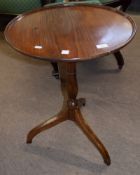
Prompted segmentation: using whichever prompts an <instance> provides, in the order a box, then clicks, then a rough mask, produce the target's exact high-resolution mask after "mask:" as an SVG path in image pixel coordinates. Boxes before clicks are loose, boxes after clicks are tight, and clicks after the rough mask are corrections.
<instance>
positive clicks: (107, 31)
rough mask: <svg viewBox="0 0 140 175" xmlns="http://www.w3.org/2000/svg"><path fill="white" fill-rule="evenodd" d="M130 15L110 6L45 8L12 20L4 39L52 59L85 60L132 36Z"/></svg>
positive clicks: (112, 49) (25, 51)
mask: <svg viewBox="0 0 140 175" xmlns="http://www.w3.org/2000/svg"><path fill="white" fill-rule="evenodd" d="M135 32H136V26H135V23H134V22H133V20H132V19H131V17H130V16H128V15H126V14H124V13H122V12H120V11H118V10H116V9H113V8H110V7H103V6H97V5H83V4H82V5H67V6H65V5H61V6H52V7H44V8H41V9H38V10H35V11H32V12H28V13H25V14H23V15H20V16H18V17H16V18H15V19H13V20H12V21H11V22H10V23H9V24H8V25H7V27H6V29H5V32H4V34H5V38H6V40H7V41H8V43H9V44H10V45H11V46H12V47H13V48H15V49H16V50H17V51H19V52H21V53H23V54H26V55H29V56H32V57H35V58H41V59H45V60H50V61H69V62H74V61H84V60H89V59H94V58H97V57H100V56H104V55H107V54H109V53H112V52H115V51H117V50H118V49H120V48H122V47H124V46H125V45H126V44H128V43H129V42H130V41H131V39H132V38H133V36H134V34H135Z"/></svg>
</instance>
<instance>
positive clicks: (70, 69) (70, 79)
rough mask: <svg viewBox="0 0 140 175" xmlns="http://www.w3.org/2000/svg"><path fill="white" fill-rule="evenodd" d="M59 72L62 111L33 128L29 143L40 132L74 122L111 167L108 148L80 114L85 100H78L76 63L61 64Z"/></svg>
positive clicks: (29, 135)
mask: <svg viewBox="0 0 140 175" xmlns="http://www.w3.org/2000/svg"><path fill="white" fill-rule="evenodd" d="M59 71H60V80H61V89H62V94H63V96H64V102H63V106H62V109H61V111H60V112H59V113H58V114H57V115H55V116H54V117H53V118H50V119H49V120H47V121H45V122H43V123H41V124H40V125H38V126H36V127H35V128H33V129H32V130H31V131H30V132H29V133H28V136H27V143H32V139H33V138H34V137H35V136H36V135H37V134H39V133H40V132H42V131H44V130H46V129H49V128H51V127H53V126H55V125H56V124H59V123H61V122H63V121H65V120H72V121H74V122H75V123H76V124H77V125H78V126H79V128H80V129H81V130H82V131H83V132H84V133H85V135H86V136H87V137H88V139H89V140H90V141H91V142H92V143H93V144H94V145H95V146H96V148H97V149H98V150H99V152H100V153H101V155H102V157H103V160H104V162H105V163H106V164H107V165H110V163H111V160H110V157H109V154H108V152H107V150H106V148H105V147H104V145H103V144H102V142H101V141H100V140H99V138H98V137H97V136H96V135H95V133H94V132H93V131H92V129H91V128H90V127H89V125H88V124H87V123H86V121H85V120H84V118H83V116H82V114H81V112H80V107H81V106H82V105H85V100H84V99H77V93H78V85H77V80H76V63H59Z"/></svg>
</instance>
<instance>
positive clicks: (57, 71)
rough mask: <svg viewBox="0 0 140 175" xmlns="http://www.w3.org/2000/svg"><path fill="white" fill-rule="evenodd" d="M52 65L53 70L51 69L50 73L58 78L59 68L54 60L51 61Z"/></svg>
mask: <svg viewBox="0 0 140 175" xmlns="http://www.w3.org/2000/svg"><path fill="white" fill-rule="evenodd" d="M51 64H52V67H53V71H52V75H53V76H54V77H55V78H56V79H59V70H58V65H57V63H55V62H51Z"/></svg>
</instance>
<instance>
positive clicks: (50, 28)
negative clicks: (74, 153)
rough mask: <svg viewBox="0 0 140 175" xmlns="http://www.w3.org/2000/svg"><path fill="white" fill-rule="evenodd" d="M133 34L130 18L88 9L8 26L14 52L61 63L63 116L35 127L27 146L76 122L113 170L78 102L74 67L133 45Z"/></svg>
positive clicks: (47, 11)
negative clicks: (52, 130)
mask: <svg viewBox="0 0 140 175" xmlns="http://www.w3.org/2000/svg"><path fill="white" fill-rule="evenodd" d="M114 19H115V20H114ZM135 31H136V28H135V24H134V22H133V20H132V19H131V18H130V17H129V16H126V15H125V14H123V13H120V12H118V11H115V10H113V9H110V8H105V7H101V6H87V5H76V6H66V7H65V6H58V7H50V8H48V7H47V8H42V9H40V10H37V11H34V12H32V13H27V14H24V15H21V16H18V17H17V18H15V19H14V20H13V21H12V22H11V23H9V25H8V26H7V28H6V30H5V37H6V40H7V41H8V43H9V44H10V45H11V46H12V47H14V48H15V49H16V50H18V51H19V52H21V53H23V54H27V55H29V56H33V57H36V58H41V59H45V60H49V61H57V62H58V64H59V72H60V80H61V89H62V94H63V96H64V101H63V105H62V109H61V110H60V112H59V113H58V114H56V115H55V116H54V117H52V118H50V119H48V120H47V121H45V122H43V123H41V124H39V125H38V126H36V127H35V128H33V129H32V130H31V131H30V132H29V133H28V135H27V143H32V140H33V138H34V137H35V136H36V135H38V134H39V133H41V132H42V131H44V130H46V129H49V128H51V127H53V126H55V125H57V124H59V123H61V122H64V121H66V120H72V121H73V122H75V123H76V124H77V125H78V126H79V128H80V129H81V130H82V131H83V133H84V134H85V135H86V136H87V137H88V139H89V140H90V141H91V142H92V143H93V144H94V145H95V146H96V148H97V149H98V151H99V152H100V154H101V155H102V157H103V160H104V162H105V163H106V164H107V165H110V163H111V160H110V156H109V154H108V152H107V150H106V148H105V147H104V145H103V144H102V142H101V141H100V140H99V138H98V137H97V136H96V135H95V133H94V132H93V131H92V129H91V128H90V127H89V125H88V124H87V123H86V121H85V120H84V118H83V116H82V114H81V112H80V107H81V106H84V105H85V99H84V98H80V99H77V94H78V84H77V79H76V62H77V61H86V60H89V59H94V58H97V57H99V56H101V55H102V56H103V55H107V54H109V53H111V52H112V51H113V52H115V51H116V52H117V50H118V49H120V48H122V47H124V46H125V45H126V44H128V42H130V41H131V39H132V38H133V36H134V34H135ZM116 36H117V37H116Z"/></svg>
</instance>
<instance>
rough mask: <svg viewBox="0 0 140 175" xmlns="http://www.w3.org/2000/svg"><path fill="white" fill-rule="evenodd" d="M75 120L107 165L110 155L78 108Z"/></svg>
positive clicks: (109, 161)
mask: <svg viewBox="0 0 140 175" xmlns="http://www.w3.org/2000/svg"><path fill="white" fill-rule="evenodd" d="M75 122H76V123H77V125H78V126H79V127H80V128H81V130H82V131H83V132H84V133H85V134H86V136H87V137H88V139H89V140H90V141H91V142H92V143H93V144H94V145H95V146H96V148H97V149H98V150H99V152H100V153H101V155H102V157H103V159H104V162H105V163H106V164H107V165H110V163H111V160H110V157H109V154H108V152H107V150H106V148H105V147H104V145H103V144H102V142H101V141H100V140H99V139H98V137H97V136H96V135H95V134H94V132H93V131H92V129H91V128H90V127H89V126H88V124H87V123H86V121H85V120H84V118H83V117H82V114H81V112H80V110H79V109H77V110H75Z"/></svg>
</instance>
